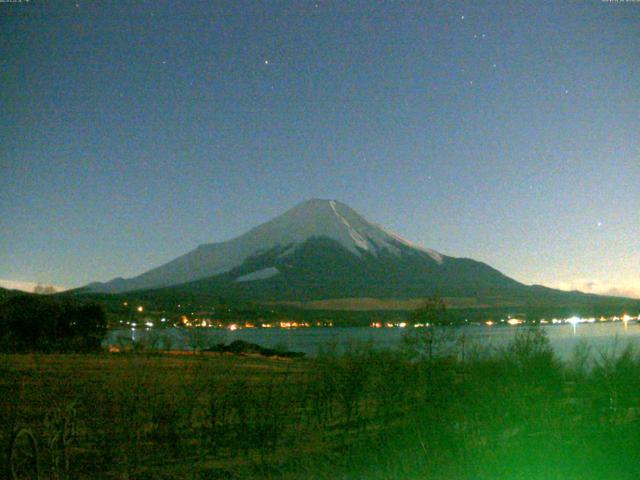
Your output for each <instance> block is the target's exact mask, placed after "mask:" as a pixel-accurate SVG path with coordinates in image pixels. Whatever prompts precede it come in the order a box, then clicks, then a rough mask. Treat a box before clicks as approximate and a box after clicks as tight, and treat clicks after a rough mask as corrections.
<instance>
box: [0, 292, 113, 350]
mask: <svg viewBox="0 0 640 480" xmlns="http://www.w3.org/2000/svg"><path fill="white" fill-rule="evenodd" d="M105 334H106V318H105V314H104V311H103V309H102V307H100V306H99V305H95V304H80V303H74V302H70V301H59V300H57V299H54V298H50V297H42V296H32V295H20V296H16V297H12V298H9V299H8V300H7V301H6V302H4V303H3V304H0V349H1V350H3V351H9V352H28V351H42V352H65V351H73V352H90V351H95V350H98V349H99V348H100V345H101V342H102V340H103V338H104V336H105Z"/></svg>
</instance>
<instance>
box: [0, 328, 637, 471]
mask: <svg viewBox="0 0 640 480" xmlns="http://www.w3.org/2000/svg"><path fill="white" fill-rule="evenodd" d="M582 353H583V355H577V356H576V361H575V362H574V363H573V364H572V365H569V366H568V365H561V364H560V363H559V362H558V361H557V360H556V359H555V358H554V356H553V353H552V352H551V351H549V350H548V349H547V346H546V344H545V342H544V339H543V338H542V339H541V338H540V337H539V336H537V337H536V336H535V335H529V336H527V335H522V336H521V337H520V338H519V339H517V340H516V341H514V344H512V345H510V346H509V347H507V348H506V349H505V350H504V351H501V352H493V353H491V352H480V351H477V352H475V353H474V352H469V354H468V356H467V358H466V359H465V360H464V361H461V360H460V359H459V358H458V359H456V358H453V357H438V358H427V357H424V356H422V357H415V356H414V357H409V356H406V355H402V354H397V353H389V352H375V351H372V350H371V349H368V348H359V349H358V348H356V349H354V350H353V351H351V352H349V353H348V354H346V355H344V356H340V357H332V356H329V357H324V358H318V359H295V360H290V359H277V358H275V359H264V358H260V357H250V356H238V355H170V354H160V353H132V354H93V355H56V354H51V355H31V354H29V355H2V356H0V422H1V423H0V424H1V425H2V430H1V431H0V442H1V445H0V446H1V450H0V451H2V452H7V451H8V450H9V444H10V443H11V438H12V434H13V433H14V432H16V431H18V430H20V429H28V430H29V431H30V432H31V433H32V434H33V437H34V439H35V440H36V442H37V445H38V454H37V461H38V467H39V470H40V477H39V478H69V479H71V478H74V479H85V478H86V479H90V478H91V479H94V478H130V479H151V478H154V479H156V478H160V479H164V478H190V479H213V478H226V479H241V478H256V479H268V478H281V479H294V478H296V479H299V478H302V479H306V478H309V479H334V478H344V479H361V478H362V479H369V478H371V479H413V478H415V479H418V478H420V479H422V478H430V479H467V478H468V479H495V478H505V479H512V478H513V479H545V480H546V479H581V480H582V479H585V478H594V479H609V478H611V479H614V478H615V479H626V478H629V479H631V478H638V475H639V474H640V468H639V464H640V462H639V461H638V458H640V456H639V455H638V454H637V445H638V441H640V420H639V418H638V415H637V413H638V412H639V411H640V410H639V407H640V405H639V402H640V395H639V394H640V377H639V376H638V375H637V371H638V368H639V367H640V361H639V359H638V357H637V356H636V355H635V354H634V353H633V352H631V351H627V352H623V353H621V354H619V355H617V356H615V357H613V356H612V357H610V358H602V359H593V360H594V366H593V368H591V369H587V368H586V367H585V365H586V362H585V359H586V358H587V355H586V352H582ZM18 447H19V448H18V454H19V455H22V456H23V459H22V466H21V467H20V468H22V472H23V476H22V477H19V478H35V477H34V476H33V472H32V471H31V470H29V469H30V468H32V467H30V465H29V462H30V461H31V460H29V457H28V455H27V454H25V450H28V445H26V446H25V445H24V444H23V445H22V446H20V445H18ZM20 449H22V450H20ZM27 453H28V452H27ZM19 455H18V457H17V459H18V460H20V458H19ZM14 460H16V459H15V458H14ZM2 461H3V467H4V468H5V472H7V475H6V477H7V478H11V475H12V473H11V471H10V469H9V466H10V463H11V462H10V458H9V456H8V455H6V454H4V453H3V458H2ZM16 462H17V460H16ZM16 462H14V463H16ZM17 463H19V462H17ZM30 472H31V473H30Z"/></svg>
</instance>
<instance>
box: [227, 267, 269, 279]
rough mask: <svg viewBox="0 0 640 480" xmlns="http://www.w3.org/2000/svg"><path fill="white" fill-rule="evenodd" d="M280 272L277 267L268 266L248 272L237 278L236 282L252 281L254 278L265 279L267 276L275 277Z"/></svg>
mask: <svg viewBox="0 0 640 480" xmlns="http://www.w3.org/2000/svg"><path fill="white" fill-rule="evenodd" d="M279 273H280V270H278V269H277V268H276V267H267V268H262V269H260V270H256V271H255V272H251V273H247V274H246V275H241V276H239V277H238V278H236V282H251V281H253V280H265V279H267V278H271V277H275V276H276V275H277V274H279Z"/></svg>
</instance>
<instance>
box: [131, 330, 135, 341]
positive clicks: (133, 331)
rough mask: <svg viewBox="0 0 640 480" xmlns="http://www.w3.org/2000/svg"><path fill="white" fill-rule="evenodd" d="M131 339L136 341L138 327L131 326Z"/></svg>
mask: <svg viewBox="0 0 640 480" xmlns="http://www.w3.org/2000/svg"><path fill="white" fill-rule="evenodd" d="M131 341H132V342H135V341H136V327H131Z"/></svg>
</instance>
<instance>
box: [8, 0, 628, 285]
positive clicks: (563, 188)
mask: <svg viewBox="0 0 640 480" xmlns="http://www.w3.org/2000/svg"><path fill="white" fill-rule="evenodd" d="M0 73H1V89H0V105H1V108H0V126H1V128H0V173H1V175H2V188H0V279H4V280H12V281H33V282H35V281H39V282H44V283H48V284H53V285H59V286H66V287H71V286H79V285H83V284H86V283H88V282H90V281H94V280H109V279H111V278H113V277H115V276H125V277H128V276H133V275H136V274H139V273H141V272H143V271H145V270H147V269H149V268H151V267H155V266H157V265H159V264H161V263H164V262H166V261H168V260H171V259H173V258H175V257H176V256H178V255H181V254H183V253H185V252H187V251H189V250H191V249H193V248H195V247H196V246H197V245H199V244H201V243H209V242H215V241H222V240H227V239H230V238H232V237H235V236H237V235H239V234H241V233H244V232H245V231H246V230H248V229H249V228H251V227H253V226H256V225H257V224H258V223H261V222H264V221H266V220H269V219H270V218H272V217H274V216H275V215H278V214H280V213H282V212H283V211H285V210H287V209H288V208H290V207H292V206H294V205H295V204H296V203H298V202H300V201H303V200H305V199H309V198H316V197H319V198H331V199H337V200H340V201H343V202H345V203H347V204H348V205H350V206H351V207H352V208H354V209H355V210H357V211H358V212H360V213H362V214H363V215H364V216H365V217H367V218H368V219H370V220H372V221H375V222H377V223H380V224H382V225H384V226H386V227H388V228H390V229H391V230H394V231H396V232H398V233H399V234H400V235H402V236H403V237H405V238H408V239H410V240H412V241H415V242H418V243H421V244H423V245H425V246H428V247H431V248H434V249H436V250H438V251H441V252H443V253H445V254H449V255H453V256H466V257H471V258H474V259H477V260H481V261H484V262H487V263H489V264H490V265H492V266H494V267H496V268H498V269H499V270H501V271H502V272H503V273H505V274H507V275H509V276H511V277H513V278H515V279H517V280H519V281H522V282H525V283H527V284H530V283H541V284H544V285H548V286H552V287H562V288H572V287H574V288H580V289H583V290H586V291H594V292H598V293H618V294H629V295H634V296H638V297H640V239H639V235H638V234H639V232H640V226H639V220H640V208H639V207H640V3H638V2H601V1H600V0H585V1H573V2H569V1H553V2H540V1H531V0H529V1H526V2H504V1H497V2H473V3H471V2H460V3H455V2H444V1H443V2H437V3H430V2H385V3H379V2H372V1H364V2H356V1H335V2H324V1H317V2H314V1H309V2H306V1H305V2H303V1H291V2H277V1H265V2H257V1H244V2H239V1H238V2H228V3H223V2H195V1H184V2H181V1H170V2H146V1H131V2H129V1H126V2H123V1H114V2H107V1H95V2H86V1H83V0H79V1H78V2H77V3H76V2H66V3H63V2H61V1H60V2H57V1H39V0H31V1H29V2H25V1H23V2H22V3H0Z"/></svg>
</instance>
